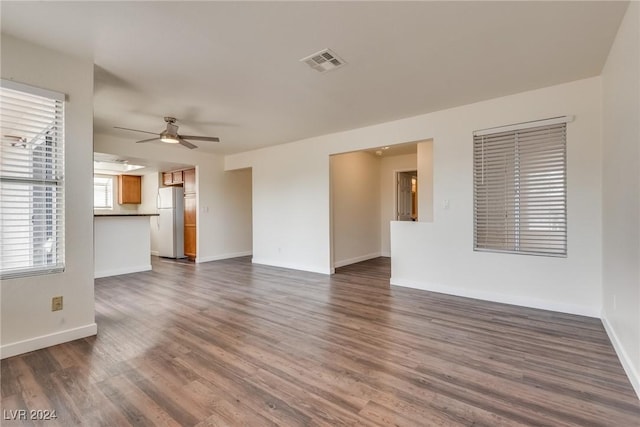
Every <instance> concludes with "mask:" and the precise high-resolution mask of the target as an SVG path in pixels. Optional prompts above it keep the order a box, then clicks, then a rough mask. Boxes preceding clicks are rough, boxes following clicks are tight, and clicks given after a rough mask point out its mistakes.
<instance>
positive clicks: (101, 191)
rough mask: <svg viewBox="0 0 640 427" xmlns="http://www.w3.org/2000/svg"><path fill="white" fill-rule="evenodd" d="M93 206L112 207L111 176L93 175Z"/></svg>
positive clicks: (98, 207) (97, 207) (99, 207)
mask: <svg viewBox="0 0 640 427" xmlns="http://www.w3.org/2000/svg"><path fill="white" fill-rule="evenodd" d="M93 207H94V208H96V209H112V208H113V178H111V177H110V176H109V177H101V176H96V177H93Z"/></svg>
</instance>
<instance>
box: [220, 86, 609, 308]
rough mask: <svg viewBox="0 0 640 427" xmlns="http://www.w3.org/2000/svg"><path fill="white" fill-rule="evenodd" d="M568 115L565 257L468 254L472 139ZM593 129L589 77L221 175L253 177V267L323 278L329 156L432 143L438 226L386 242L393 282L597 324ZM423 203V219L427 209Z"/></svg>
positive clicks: (595, 98)
mask: <svg viewBox="0 0 640 427" xmlns="http://www.w3.org/2000/svg"><path fill="white" fill-rule="evenodd" d="M565 114H572V115H575V116H576V120H575V122H573V123H571V124H569V130H568V153H569V160H568V171H569V175H568V186H569V193H568V204H569V230H568V233H569V257H568V258H566V259H555V258H545V257H530V256H520V255H500V254H488V253H475V252H473V250H472V249H473V211H472V205H473V200H472V197H473V191H472V132H473V131H474V130H476V129H484V128H489V127H494V126H500V125H504V124H509V123H518V122H523V121H530V120H536V119H544V118H548V117H555V116H560V115H565ZM600 119H601V93H600V78H599V77H595V78H590V79H585V80H580V81H575V82H571V83H567V84H563V85H559V86H554V87H549V88H544V89H540V90H536V91H530V92H525V93H521V94H516V95H512V96H508V97H503V98H498V99H494V100H490V101H484V102H480V103H476V104H472V105H467V106H463V107H458V108H453V109H449V110H444V111H439V112H436V113H431V114H425V115H421V116H416V117H411V118H407V119H403V120H397V121H393V122H389V123H384V124H380V125H376V126H370V127H365V128H360V129H355V130H351V131H347V132H340V133H336V134H331V135H324V136H321V137H316V138H310V139H307V140H303V141H298V142H294V143H290V144H283V145H279V146H275V147H269V148H264V149H260V150H255V151H251V152H245V153H240V154H236V155H231V156H227V157H226V159H225V167H226V168H227V169H236V168H241V167H249V166H252V167H253V168H254V169H253V171H254V198H253V203H254V222H253V226H254V228H253V229H254V245H253V251H254V258H256V259H257V260H259V261H260V262H263V263H266V264H271V265H279V266H285V267H293V268H300V269H304V270H309V271H318V272H324V273H329V272H330V247H329V235H330V225H329V221H328V218H329V212H330V211H329V167H328V164H329V159H328V157H329V155H331V154H335V153H339V152H349V151H356V150H361V149H365V148H372V147H380V146H384V145H393V144H397V143H403V142H409V141H419V140H427V139H433V141H434V142H433V159H434V164H433V174H434V182H433V191H434V208H433V210H434V212H433V215H434V217H433V222H432V223H407V224H405V225H406V226H407V227H411V226H412V225H415V226H416V230H415V233H413V234H412V233H406V235H403V236H397V238H396V244H395V245H394V242H393V241H394V237H393V234H392V243H391V250H392V253H393V257H392V269H393V276H394V281H395V283H398V284H404V285H411V286H417V287H424V288H429V287H433V286H434V285H438V286H440V287H439V289H441V290H449V291H451V292H457V291H460V292H469V293H472V292H473V291H478V292H480V291H481V292H483V295H484V296H485V297H486V298H493V299H502V300H507V299H508V300H513V301H516V300H517V301H519V303H521V304H524V305H533V306H544V307H547V308H552V309H557V310H561V311H569V312H579V313H584V314H590V315H594V316H597V315H599V312H600V306H601V297H602V295H601V292H602V286H601V268H600V264H601V212H600V210H601V208H600V207H601V176H602V173H601V162H600V156H601V153H600V152H601V140H600V133H601V126H600V121H601V120H600ZM418 163H420V160H418ZM418 175H419V176H420V171H419V172H418ZM419 199H420V200H419V211H420V212H424V210H425V207H423V205H422V203H423V201H424V198H422V197H419ZM445 199H446V200H449V206H450V207H449V209H446V210H445V209H444V208H443V200H445ZM392 233H393V229H392ZM396 251H397V252H396ZM474 269H475V270H474ZM496 271H498V272H500V271H502V272H503V273H499V274H498V273H496Z"/></svg>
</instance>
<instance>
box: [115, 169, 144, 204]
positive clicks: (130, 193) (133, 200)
mask: <svg viewBox="0 0 640 427" xmlns="http://www.w3.org/2000/svg"><path fill="white" fill-rule="evenodd" d="M118 203H119V204H121V205H125V204H136V205H139V204H140V203H142V177H141V176H137V175H118Z"/></svg>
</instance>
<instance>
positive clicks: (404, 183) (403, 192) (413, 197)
mask: <svg viewBox="0 0 640 427" xmlns="http://www.w3.org/2000/svg"><path fill="white" fill-rule="evenodd" d="M395 219H396V221H417V220H418V171H417V170H413V171H402V172H396V218H395Z"/></svg>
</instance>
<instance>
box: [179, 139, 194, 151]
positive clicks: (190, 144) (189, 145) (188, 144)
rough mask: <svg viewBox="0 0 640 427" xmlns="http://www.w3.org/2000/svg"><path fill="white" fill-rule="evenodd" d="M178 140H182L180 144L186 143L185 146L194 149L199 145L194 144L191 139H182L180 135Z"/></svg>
mask: <svg viewBox="0 0 640 427" xmlns="http://www.w3.org/2000/svg"><path fill="white" fill-rule="evenodd" d="M178 141H179V142H180V144H182V145H184V146H185V147H187V148H190V149H192V150H193V149H194V148H198V146H197V145H194V144H192V143H190V142H189V141H185V140H184V139H182V138H180V137H178Z"/></svg>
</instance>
